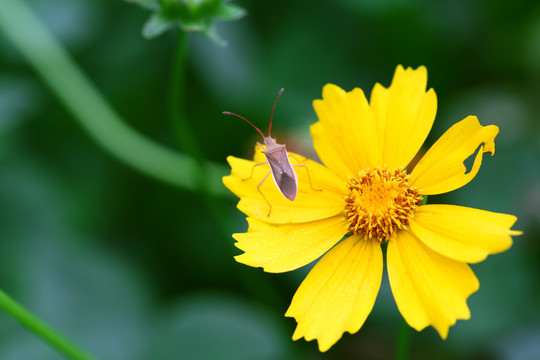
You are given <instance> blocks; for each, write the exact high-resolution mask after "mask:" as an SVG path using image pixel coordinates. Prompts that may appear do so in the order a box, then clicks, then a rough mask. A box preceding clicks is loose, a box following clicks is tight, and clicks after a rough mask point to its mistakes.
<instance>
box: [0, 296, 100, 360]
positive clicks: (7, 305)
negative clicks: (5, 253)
mask: <svg viewBox="0 0 540 360" xmlns="http://www.w3.org/2000/svg"><path fill="white" fill-rule="evenodd" d="M0 308H2V309H3V310H4V311H6V312H7V313H8V314H10V315H11V316H13V317H14V318H15V319H16V320H17V321H19V322H20V323H21V324H22V325H24V326H25V327H26V328H28V329H30V330H31V331H32V332H34V333H35V334H36V335H38V336H39V337H41V338H42V339H43V340H44V341H45V342H47V343H48V344H49V345H51V346H52V347H54V348H55V349H56V350H58V351H59V352H61V353H62V354H64V355H65V356H66V357H68V358H70V359H74V360H92V359H94V358H93V357H91V356H90V355H88V354H86V353H85V352H84V351H82V350H81V349H79V348H78V347H77V346H75V345H73V344H72V343H70V342H69V341H68V340H66V339H64V338H63V337H62V336H61V335H60V334H58V333H57V332H56V331H54V330H53V329H51V328H50V327H49V326H48V325H47V324H45V323H44V322H43V321H41V320H40V319H38V318H37V317H35V316H34V315H32V314H31V313H30V312H29V311H28V310H26V309H25V308H24V307H22V306H21V305H20V304H19V303H17V302H16V301H15V300H13V299H12V298H11V297H9V296H8V295H7V294H5V293H4V292H3V291H2V290H0Z"/></svg>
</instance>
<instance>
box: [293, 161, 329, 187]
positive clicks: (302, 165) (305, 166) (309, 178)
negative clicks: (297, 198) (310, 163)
mask: <svg viewBox="0 0 540 360" xmlns="http://www.w3.org/2000/svg"><path fill="white" fill-rule="evenodd" d="M291 165H292V166H294V167H303V168H305V169H306V171H307V177H308V180H309V186H311V190H314V191H322V189H315V188H314V187H313V183H312V182H311V175H309V169H308V167H307V165H306V164H291Z"/></svg>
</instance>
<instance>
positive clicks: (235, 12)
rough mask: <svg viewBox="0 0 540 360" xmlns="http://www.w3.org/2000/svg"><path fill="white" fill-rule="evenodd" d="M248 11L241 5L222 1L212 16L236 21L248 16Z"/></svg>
mask: <svg viewBox="0 0 540 360" xmlns="http://www.w3.org/2000/svg"><path fill="white" fill-rule="evenodd" d="M246 13H247V11H246V10H245V9H244V8H241V7H240V6H237V5H233V4H225V3H222V4H220V5H219V6H217V8H216V9H215V10H214V12H213V13H212V15H211V16H212V17H213V18H215V19H219V20H224V21H234V20H238V19H241V18H243V17H244V16H246Z"/></svg>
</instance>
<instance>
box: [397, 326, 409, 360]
mask: <svg viewBox="0 0 540 360" xmlns="http://www.w3.org/2000/svg"><path fill="white" fill-rule="evenodd" d="M409 335H410V328H409V324H407V322H406V321H405V319H401V324H400V326H399V334H398V342H397V351H396V360H407V359H408V357H409V345H410V343H409Z"/></svg>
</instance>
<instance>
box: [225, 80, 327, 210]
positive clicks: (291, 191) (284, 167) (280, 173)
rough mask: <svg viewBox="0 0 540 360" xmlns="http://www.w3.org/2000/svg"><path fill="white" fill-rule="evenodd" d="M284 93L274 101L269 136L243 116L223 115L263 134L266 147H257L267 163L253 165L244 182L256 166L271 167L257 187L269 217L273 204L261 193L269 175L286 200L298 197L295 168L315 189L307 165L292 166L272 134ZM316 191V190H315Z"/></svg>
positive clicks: (229, 113)
mask: <svg viewBox="0 0 540 360" xmlns="http://www.w3.org/2000/svg"><path fill="white" fill-rule="evenodd" d="M282 93H283V89H281V90H279V93H278V95H277V96H276V100H275V101H274V106H273V107H272V113H271V114H270V125H269V126H268V136H264V134H263V133H262V131H261V130H259V128H258V127H256V126H255V125H253V124H252V123H251V121H249V120H248V119H246V118H244V117H243V116H240V115H237V114H234V113H231V112H229V111H224V112H223V114H225V115H234V116H236V117H239V118H240V119H244V120H245V121H247V122H248V123H249V124H250V125H251V126H253V128H255V130H257V132H258V133H259V134H261V136H262V138H263V140H264V145H262V144H261V143H259V142H257V145H258V146H259V147H260V148H261V149H262V150H263V151H262V152H263V153H264V155H265V156H266V161H263V162H260V163H257V164H255V165H253V168H251V174H250V175H249V177H248V178H246V179H243V180H249V179H251V177H252V176H253V171H254V169H255V167H256V166H260V165H265V164H268V165H270V172H268V174H266V175H265V176H264V177H263V179H262V180H261V182H260V183H259V185H257V190H258V191H259V193H260V194H261V196H262V197H263V199H264V200H265V201H266V203H267V204H268V206H269V207H270V209H269V210H268V215H267V216H270V213H271V211H272V204H270V202H269V201H268V199H266V197H265V196H264V194H263V193H262V191H261V189H260V188H261V185H262V184H263V183H264V182H265V181H266V179H267V178H268V175H270V174H272V179H273V180H274V184H276V187H277V188H278V190H279V192H280V193H281V195H283V196H284V197H285V198H287V199H289V200H291V201H293V200H294V199H296V196H297V195H298V176H297V175H296V172H295V171H294V168H293V167H304V168H305V169H306V171H307V174H308V179H309V183H310V185H311V189H313V185H312V184H311V177H310V175H309V169H308V167H307V165H304V164H291V161H290V159H289V157H290V156H292V155H289V154H288V153H287V148H286V146H285V145H284V144H278V143H277V142H276V139H274V138H272V137H271V136H270V135H271V132H272V118H273V117H274V109H275V108H276V103H277V100H278V99H279V97H280V96H281V94H282ZM313 190H316V189H313ZM319 191H320V190H319Z"/></svg>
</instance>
